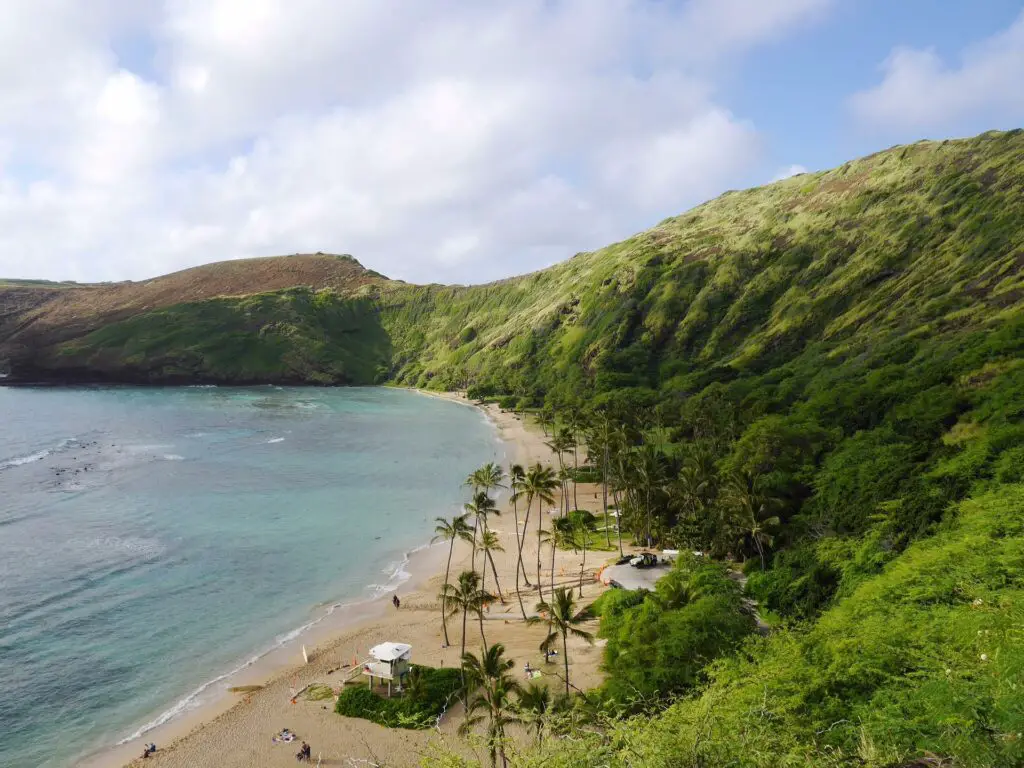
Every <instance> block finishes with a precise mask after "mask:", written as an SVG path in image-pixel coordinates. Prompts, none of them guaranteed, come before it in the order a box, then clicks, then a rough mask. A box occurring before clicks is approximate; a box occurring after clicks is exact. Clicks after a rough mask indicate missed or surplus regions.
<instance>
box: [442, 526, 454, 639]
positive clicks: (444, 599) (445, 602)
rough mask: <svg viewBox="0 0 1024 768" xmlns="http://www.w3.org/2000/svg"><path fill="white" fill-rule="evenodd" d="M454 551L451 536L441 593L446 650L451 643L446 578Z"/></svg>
mask: <svg viewBox="0 0 1024 768" xmlns="http://www.w3.org/2000/svg"><path fill="white" fill-rule="evenodd" d="M454 550H455V537H454V536H452V543H451V546H449V547H448V565H446V566H445V568H444V591H443V592H441V627H442V628H443V629H444V645H445V648H447V647H448V646H449V645H451V643H450V642H449V641H448V618H447V617H448V577H449V576H450V575H451V570H452V552H453V551H454Z"/></svg>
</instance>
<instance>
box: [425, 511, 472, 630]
mask: <svg viewBox="0 0 1024 768" xmlns="http://www.w3.org/2000/svg"><path fill="white" fill-rule="evenodd" d="M434 533H435V534H436V535H435V536H434V538H433V539H431V540H430V542H431V543H434V542H435V541H447V542H448V564H447V565H445V567H444V583H445V584H447V583H448V576H449V575H450V574H451V570H452V552H453V551H454V550H455V540H456V539H462V540H463V541H469V540H470V528H469V525H468V524H467V523H466V516H465V515H456V516H455V517H453V518H452V519H451V520H448V519H447V518H444V517H439V518H437V526H436V527H435V528H434ZM447 609H448V606H447V600H446V598H445V595H444V592H442V593H441V627H442V628H443V629H444V644H445V645H446V646H448V645H451V643H450V642H449V640H448V610H447Z"/></svg>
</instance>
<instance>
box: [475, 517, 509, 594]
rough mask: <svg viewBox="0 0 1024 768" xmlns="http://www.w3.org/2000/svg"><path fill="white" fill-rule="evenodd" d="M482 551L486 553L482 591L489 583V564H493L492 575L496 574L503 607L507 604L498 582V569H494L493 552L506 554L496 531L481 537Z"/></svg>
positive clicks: (495, 580)
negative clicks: (485, 584) (485, 583)
mask: <svg viewBox="0 0 1024 768" xmlns="http://www.w3.org/2000/svg"><path fill="white" fill-rule="evenodd" d="M480 549H481V550H482V551H483V553H484V562H483V568H481V569H480V570H481V571H483V578H482V579H481V580H480V581H481V585H480V588H481V589H485V588H486V587H485V586H484V582H486V581H487V563H488V561H489V562H490V563H491V573H493V574H494V586H495V588H496V589H497V590H498V599H499V600H501V602H502V605H504V603H505V598H504V597H502V596H501V583H500V582H499V581H498V569H497V568H495V567H494V555H492V554H491V552H504V551H505V548H504V547H503V546H501V539H499V538H498V534H496V533H495V532H494V531H484V532H483V535H482V536H481V537H480Z"/></svg>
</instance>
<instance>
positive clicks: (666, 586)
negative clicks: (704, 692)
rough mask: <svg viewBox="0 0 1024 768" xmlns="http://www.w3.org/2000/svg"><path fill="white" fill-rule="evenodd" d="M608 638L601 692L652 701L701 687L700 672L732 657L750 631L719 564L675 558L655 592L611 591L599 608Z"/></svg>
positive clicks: (736, 591) (748, 620)
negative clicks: (717, 661) (728, 654)
mask: <svg viewBox="0 0 1024 768" xmlns="http://www.w3.org/2000/svg"><path fill="white" fill-rule="evenodd" d="M599 603H600V604H599V606H598V608H597V610H599V611H600V614H601V630H600V632H599V635H600V637H603V638H605V639H607V641H608V643H607V645H606V646H605V650H604V668H605V670H606V671H607V672H608V680H607V682H606V683H605V686H604V691H603V692H602V693H603V694H604V695H606V696H607V697H609V698H611V699H614V700H616V701H619V702H630V701H632V702H634V703H635V702H650V701H654V700H657V699H659V698H662V697H668V696H671V695H672V694H676V693H680V692H683V691H685V690H687V689H689V688H691V687H693V686H694V685H696V684H697V683H698V682H701V681H702V680H703V674H704V669H705V667H706V666H707V665H708V664H709V663H710V662H711V661H713V660H714V659H716V658H718V657H720V656H723V655H725V654H727V653H730V652H732V651H735V650H736V649H737V648H738V647H739V645H740V643H741V642H742V641H743V638H744V637H746V636H747V635H749V634H750V633H751V632H752V631H753V629H754V619H753V618H752V617H751V615H750V614H749V613H748V612H745V611H744V610H743V605H742V598H741V590H740V587H739V584H738V583H737V582H736V581H735V580H733V579H730V578H729V577H728V576H727V575H726V570H725V568H724V567H722V566H721V565H719V564H716V563H711V562H703V563H702V562H697V561H695V560H690V559H687V558H683V559H680V560H679V561H678V562H677V563H676V565H675V567H674V569H673V570H672V571H671V572H670V573H669V574H668V575H666V576H665V577H664V578H662V579H661V580H660V581H659V582H658V584H657V587H656V589H655V591H654V592H653V593H650V594H645V593H644V592H642V591H641V592H629V591H624V590H618V589H615V590H611V591H609V592H606V593H605V594H604V595H603V596H602V597H601V599H600V601H599Z"/></svg>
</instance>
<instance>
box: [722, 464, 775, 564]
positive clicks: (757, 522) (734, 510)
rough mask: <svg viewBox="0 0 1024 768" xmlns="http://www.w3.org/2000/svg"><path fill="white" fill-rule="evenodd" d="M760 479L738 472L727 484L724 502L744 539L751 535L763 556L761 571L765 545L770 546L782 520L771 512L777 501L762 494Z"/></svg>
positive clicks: (750, 537)
mask: <svg viewBox="0 0 1024 768" xmlns="http://www.w3.org/2000/svg"><path fill="white" fill-rule="evenodd" d="M759 485H760V483H759V478H758V476H757V475H755V474H752V473H750V472H737V473H736V474H734V475H733V476H732V477H730V478H729V480H728V481H727V483H726V486H725V489H724V493H723V497H724V498H723V503H724V505H725V508H726V510H727V512H728V514H729V519H730V522H731V523H732V525H733V526H734V527H735V529H736V530H737V532H739V533H740V534H741V535H742V537H743V538H744V539H746V538H749V539H750V540H751V542H753V544H754V549H756V550H757V554H758V555H759V556H760V557H761V570H762V571H763V570H764V569H765V559H764V548H765V547H770V546H771V545H772V543H773V542H774V541H775V537H774V536H773V535H772V534H771V533H770V531H772V530H773V529H775V528H777V527H778V526H779V523H780V522H781V521H780V520H779V518H778V516H777V515H769V512H770V511H771V509H772V507H774V506H775V505H776V504H777V503H778V500H777V499H774V498H772V497H770V496H766V495H764V494H762V493H761V492H760V491H759V489H758V486H759Z"/></svg>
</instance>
